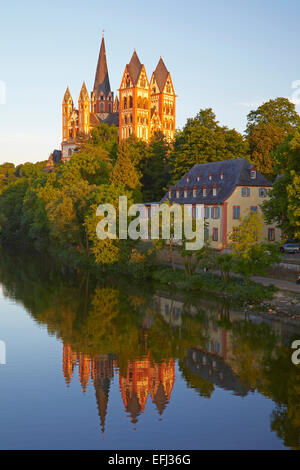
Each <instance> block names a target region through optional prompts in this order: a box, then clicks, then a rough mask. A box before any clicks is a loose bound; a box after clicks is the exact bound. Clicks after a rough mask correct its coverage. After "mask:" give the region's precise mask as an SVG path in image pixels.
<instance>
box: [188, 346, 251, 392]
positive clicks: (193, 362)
mask: <svg viewBox="0 0 300 470" xmlns="http://www.w3.org/2000/svg"><path fill="white" fill-rule="evenodd" d="M184 364H185V366H186V367H188V368H189V370H190V371H191V372H192V373H193V374H194V375H195V376H197V377H201V378H202V379H204V380H206V381H207V382H211V383H213V384H214V385H217V386H218V387H221V388H223V389H225V390H231V391H233V392H234V394H235V395H240V396H245V395H247V392H248V390H247V389H246V388H245V387H243V386H242V385H241V384H240V382H239V379H238V377H237V376H236V375H235V374H234V373H233V370H232V369H231V367H230V366H229V365H228V364H226V362H225V361H224V360H223V359H222V358H220V357H218V356H216V355H212V354H210V353H207V352H204V351H201V350H197V349H190V350H189V352H188V354H187V357H185V359H184Z"/></svg>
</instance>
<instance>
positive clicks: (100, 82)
mask: <svg viewBox="0 0 300 470" xmlns="http://www.w3.org/2000/svg"><path fill="white" fill-rule="evenodd" d="M101 91H103V93H104V95H105V96H107V95H108V94H109V92H110V83H109V76H108V69H107V62H106V52H105V43H104V34H103V35H102V41H101V47H100V53H99V58H98V64H97V69H96V75H95V83H94V92H95V93H96V95H99V93H100V92H101Z"/></svg>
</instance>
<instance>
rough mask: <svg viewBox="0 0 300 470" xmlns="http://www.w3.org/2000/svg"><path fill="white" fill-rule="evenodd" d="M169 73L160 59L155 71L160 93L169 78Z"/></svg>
mask: <svg viewBox="0 0 300 470" xmlns="http://www.w3.org/2000/svg"><path fill="white" fill-rule="evenodd" d="M168 75H169V72H168V69H167V67H166V66H165V63H164V61H163V60H162V58H160V59H159V61H158V64H157V66H156V69H155V70H154V78H155V80H156V83H157V85H158V88H159V91H160V92H161V93H162V92H163V90H164V87H165V84H166V81H167V78H168Z"/></svg>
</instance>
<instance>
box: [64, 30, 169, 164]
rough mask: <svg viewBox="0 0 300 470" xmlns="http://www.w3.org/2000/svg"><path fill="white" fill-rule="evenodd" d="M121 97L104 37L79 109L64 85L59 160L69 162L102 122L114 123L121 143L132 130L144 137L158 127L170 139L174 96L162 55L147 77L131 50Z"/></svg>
mask: <svg viewBox="0 0 300 470" xmlns="http://www.w3.org/2000/svg"><path fill="white" fill-rule="evenodd" d="M118 92H119V97H118V96H116V97H114V92H113V91H112V90H111V88H110V82H109V74H108V67H107V60H106V51H105V42H104V36H102V41H101V47H100V53H99V58H98V63H97V68H96V75H95V82H94V88H93V91H92V92H91V95H89V93H88V91H87V88H86V85H85V83H83V85H82V88H81V91H80V94H79V98H78V108H77V109H76V108H75V107H74V102H73V99H72V96H71V93H70V90H69V88H67V90H66V92H65V95H64V98H63V103H62V136H63V139H62V144H61V159H62V161H64V162H65V161H67V160H69V159H70V158H71V155H72V153H73V152H74V151H76V150H78V149H79V148H80V147H81V146H82V145H83V144H84V143H85V142H86V140H87V138H88V137H89V135H90V132H91V130H92V129H93V128H94V127H96V126H98V125H99V124H102V123H106V124H108V125H115V126H116V127H117V128H118V134H119V142H120V141H121V140H122V139H126V138H128V137H129V136H130V135H131V134H134V135H136V137H138V138H140V139H142V140H144V141H146V142H148V141H149V139H150V137H151V136H152V135H153V134H154V133H155V132H158V131H161V132H162V133H163V134H164V136H165V137H166V139H168V140H169V141H172V140H173V138H174V135H175V104H176V95H175V92H174V87H173V83H172V79H171V75H170V72H169V71H168V70H167V68H166V66H165V64H164V61H163V59H162V58H160V59H159V62H158V64H157V67H156V69H155V70H154V72H153V73H152V76H151V79H150V82H149V79H148V77H147V73H146V69H145V66H144V65H143V64H141V62H140V60H139V58H138V55H137V53H136V51H134V53H133V55H132V57H131V60H130V62H129V64H127V65H126V67H125V70H124V73H123V77H122V81H121V85H120V89H119V90H118Z"/></svg>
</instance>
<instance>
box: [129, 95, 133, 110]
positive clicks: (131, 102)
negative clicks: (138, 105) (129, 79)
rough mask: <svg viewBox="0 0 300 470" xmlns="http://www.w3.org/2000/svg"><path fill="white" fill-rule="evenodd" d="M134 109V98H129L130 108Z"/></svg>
mask: <svg viewBox="0 0 300 470" xmlns="http://www.w3.org/2000/svg"><path fill="white" fill-rule="evenodd" d="M132 107H133V98H132V96H129V108H132Z"/></svg>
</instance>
